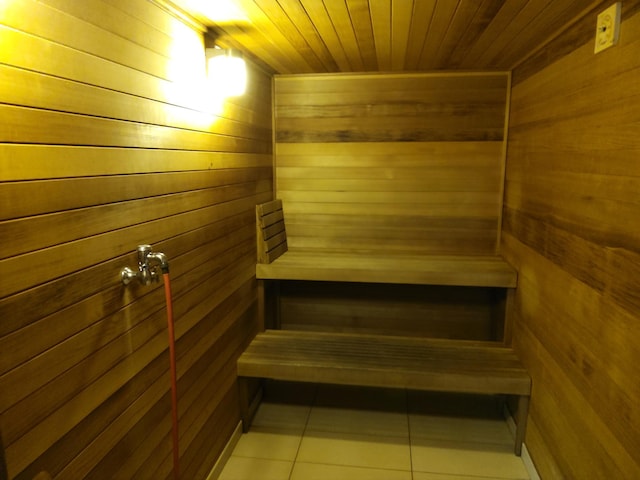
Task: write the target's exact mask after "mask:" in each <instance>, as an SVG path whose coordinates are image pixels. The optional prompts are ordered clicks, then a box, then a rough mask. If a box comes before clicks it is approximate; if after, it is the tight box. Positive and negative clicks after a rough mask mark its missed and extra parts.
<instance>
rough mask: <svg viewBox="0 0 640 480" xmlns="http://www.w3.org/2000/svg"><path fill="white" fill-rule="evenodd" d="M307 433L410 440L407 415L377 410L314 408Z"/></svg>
mask: <svg viewBox="0 0 640 480" xmlns="http://www.w3.org/2000/svg"><path fill="white" fill-rule="evenodd" d="M307 431H320V432H336V433H352V434H356V435H380V436H390V437H404V438H409V425H408V418H407V414H406V413H404V412H387V411H375V410H360V409H358V410H356V409H346V408H330V407H313V409H312V410H311V415H310V416H309V423H308V424H307Z"/></svg>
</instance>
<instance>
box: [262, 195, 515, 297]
mask: <svg viewBox="0 0 640 480" xmlns="http://www.w3.org/2000/svg"><path fill="white" fill-rule="evenodd" d="M256 220H257V236H258V263H257V265H256V277H257V278H258V279H263V280H268V279H271V280H312V281H313V280H315V281H337V282H362V283H397V284H416V285H457V286H470V287H504V288H513V287H515V286H516V284H517V273H516V271H515V270H514V269H513V267H511V265H509V264H508V263H507V262H506V261H504V260H503V259H502V258H501V257H499V256H479V255H475V256H471V255H468V256H463V255H398V254H391V255H388V256H381V255H379V254H368V253H345V252H336V251H319V250H304V249H291V250H289V249H288V246H287V235H286V229H285V223H284V214H283V211H282V201H281V200H274V201H272V202H268V203H265V204H262V205H258V206H257V207H256Z"/></svg>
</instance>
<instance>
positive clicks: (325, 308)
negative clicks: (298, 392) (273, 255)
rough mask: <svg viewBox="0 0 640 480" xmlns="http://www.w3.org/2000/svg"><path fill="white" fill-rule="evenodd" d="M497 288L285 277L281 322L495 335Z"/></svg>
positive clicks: (433, 334) (294, 326)
mask: <svg viewBox="0 0 640 480" xmlns="http://www.w3.org/2000/svg"><path fill="white" fill-rule="evenodd" d="M494 302H495V298H494V289H490V288H479V287H474V288H464V287H442V286H418V285H391V284H370V283H364V284H352V283H334V282H322V283H318V282H280V321H281V328H283V329H288V330H309V331H330V332H352V333H372V334H380V335H400V336H414V337H430V338H457V339H472V340H495V339H496V338H499V335H497V334H496V332H495V331H494V330H495V327H496V323H497V322H496V320H497V319H496V318H495V315H494V311H493V305H494Z"/></svg>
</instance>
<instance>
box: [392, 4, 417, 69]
mask: <svg viewBox="0 0 640 480" xmlns="http://www.w3.org/2000/svg"><path fill="white" fill-rule="evenodd" d="M414 3H415V2H414V1H412V0H394V1H393V3H392V11H391V21H392V23H391V68H392V70H394V71H401V70H404V68H405V62H406V58H407V45H408V44H409V33H410V31H411V20H412V18H413V9H414Z"/></svg>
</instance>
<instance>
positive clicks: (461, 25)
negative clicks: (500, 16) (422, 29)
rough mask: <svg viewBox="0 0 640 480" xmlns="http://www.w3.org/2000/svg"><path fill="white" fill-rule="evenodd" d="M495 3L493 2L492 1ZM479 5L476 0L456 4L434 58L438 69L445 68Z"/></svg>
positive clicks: (466, 0) (465, 0) (463, 0)
mask: <svg viewBox="0 0 640 480" xmlns="http://www.w3.org/2000/svg"><path fill="white" fill-rule="evenodd" d="M494 3H495V1H494ZM479 8H480V3H479V2H478V1H477V0H462V1H460V2H459V4H458V8H457V9H456V12H455V15H454V17H453V19H452V20H451V24H450V25H449V28H448V29H447V32H446V34H445V35H444V38H443V39H442V43H440V47H439V48H438V52H437V53H436V56H435V65H436V68H438V69H443V68H447V67H448V65H449V61H450V59H451V53H452V52H453V51H454V50H455V48H456V46H457V45H459V43H460V41H461V39H462V37H463V36H464V35H465V33H466V32H467V31H468V30H469V25H470V24H471V21H472V20H473V17H474V16H475V15H476V13H477V12H478V9H479Z"/></svg>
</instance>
